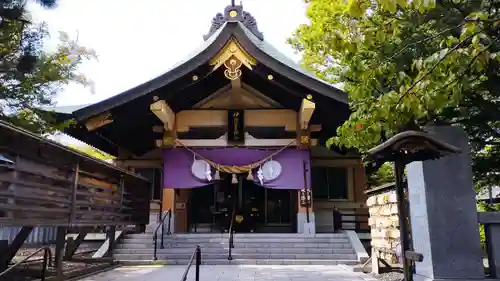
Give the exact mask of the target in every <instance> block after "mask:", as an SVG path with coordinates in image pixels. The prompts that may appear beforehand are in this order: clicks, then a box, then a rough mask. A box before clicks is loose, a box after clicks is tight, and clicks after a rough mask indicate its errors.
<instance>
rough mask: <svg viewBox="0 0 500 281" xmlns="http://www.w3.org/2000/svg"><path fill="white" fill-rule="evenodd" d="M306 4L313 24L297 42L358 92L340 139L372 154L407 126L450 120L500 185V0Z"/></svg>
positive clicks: (325, 72)
mask: <svg viewBox="0 0 500 281" xmlns="http://www.w3.org/2000/svg"><path fill="white" fill-rule="evenodd" d="M306 2H309V7H308V10H307V15H308V17H309V19H310V20H311V22H310V23H309V24H306V25H302V26H300V27H299V28H298V29H297V30H296V32H295V34H294V36H293V37H292V38H290V39H289V42H290V43H291V44H292V45H293V46H294V48H295V49H296V50H298V51H301V52H302V53H303V60H302V63H303V64H304V66H305V67H306V68H308V69H309V70H311V71H312V72H314V73H316V74H317V75H318V76H319V77H321V78H323V79H325V80H328V81H330V82H335V83H342V84H343V87H344V90H345V91H346V92H347V93H348V94H349V98H350V107H351V110H352V114H351V116H350V118H349V120H347V121H346V122H345V123H344V124H343V125H342V126H341V127H339V129H338V131H337V136H335V137H333V138H332V139H331V141H330V143H331V144H335V145H339V146H343V147H347V148H356V149H359V150H360V151H361V152H364V151H366V150H367V149H370V148H372V147H373V146H374V145H376V144H379V143H380V142H381V141H383V140H385V139H386V138H388V137H390V136H391V135H393V134H395V133H397V132H399V131H401V130H403V129H405V128H412V127H413V128H415V127H419V126H421V125H423V124H426V123H428V122H429V121H435V120H443V121H449V122H452V123H455V124H457V125H459V126H462V127H463V128H464V129H465V130H466V131H467V133H468V134H469V136H470V140H471V145H472V150H473V157H474V165H475V169H476V172H478V171H482V172H483V175H484V172H485V171H486V170H488V171H489V172H490V175H492V177H496V178H498V179H496V181H497V182H500V176H497V175H500V158H498V156H500V149H499V148H498V145H497V143H498V140H500V127H499V124H500V123H499V121H500V120H499V118H500V111H499V109H498V108H499V106H500V100H499V95H498V93H499V91H500V82H499V81H500V79H499V71H500V64H499V59H500V56H499V50H500V44H499V40H500V10H499V9H500V1H499V0H485V1H466V0H453V1H450V0H444V1H433V0H429V1H423V0H416V1H414V0H412V1H404V0H372V1H363V0H348V1H344V0H309V1H306ZM485 149H486V150H485ZM492 164H493V165H492ZM495 165H496V166H495ZM495 169H497V170H496V171H497V172H498V173H497V172H495ZM492 170H493V173H491V171H492ZM490 179H491V177H490Z"/></svg>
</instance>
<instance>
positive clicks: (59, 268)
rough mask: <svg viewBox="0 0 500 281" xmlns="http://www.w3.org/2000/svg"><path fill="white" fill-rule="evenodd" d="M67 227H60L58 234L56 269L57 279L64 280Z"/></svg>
mask: <svg viewBox="0 0 500 281" xmlns="http://www.w3.org/2000/svg"><path fill="white" fill-rule="evenodd" d="M66 230H67V228H66V227H58V228H57V234H56V251H55V267H56V273H57V278H59V280H62V278H63V273H64V272H63V259H64V246H65V244H66Z"/></svg>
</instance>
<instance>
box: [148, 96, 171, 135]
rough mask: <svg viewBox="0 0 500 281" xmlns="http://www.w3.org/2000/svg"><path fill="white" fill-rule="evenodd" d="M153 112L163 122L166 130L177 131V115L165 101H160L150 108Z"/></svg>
mask: <svg viewBox="0 0 500 281" xmlns="http://www.w3.org/2000/svg"><path fill="white" fill-rule="evenodd" d="M149 109H150V110H151V112H153V113H154V115H156V117H158V119H160V120H161V122H163V124H164V127H165V130H167V131H174V130H175V113H174V111H173V110H172V109H171V108H170V106H168V104H167V102H166V101H164V100H159V101H156V102H154V103H152V104H151V105H150V106H149Z"/></svg>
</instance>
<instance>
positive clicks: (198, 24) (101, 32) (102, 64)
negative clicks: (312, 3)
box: [31, 0, 307, 105]
mask: <svg viewBox="0 0 500 281" xmlns="http://www.w3.org/2000/svg"><path fill="white" fill-rule="evenodd" d="M236 1H237V2H239V0H236ZM229 3H230V0H183V1H174V0H140V1H138V0H60V1H59V5H58V8H56V9H54V10H42V9H40V8H39V7H31V10H32V12H33V13H32V16H33V19H34V20H37V21H41V20H43V21H45V22H46V23H47V24H48V26H49V28H50V32H51V34H52V37H53V38H54V39H57V36H58V31H65V32H67V33H69V35H70V36H71V37H73V38H76V36H77V35H78V39H79V42H80V44H82V45H84V46H86V47H89V48H93V49H94V50H95V51H96V52H97V55H98V56H99V60H98V61H92V62H89V63H85V64H84V65H82V67H81V69H80V71H81V72H83V73H84V74H85V75H86V76H87V77H89V78H90V79H92V80H93V81H94V83H95V93H94V94H92V93H91V92H90V90H89V89H88V88H83V87H81V86H78V85H70V86H68V87H67V88H66V89H65V90H64V91H63V92H61V93H60V94H59V96H58V97H57V102H58V105H79V104H90V103H95V102H98V101H100V100H103V99H106V98H108V97H110V96H113V95H116V94H119V93H120V92H122V91H125V90H127V89H129V88H132V87H134V86H136V85H138V84H141V83H143V82H146V81H148V80H150V79H152V78H154V77H156V76H158V75H161V74H162V73H164V72H165V71H166V70H168V69H169V68H170V67H171V66H172V65H173V64H175V63H176V62H177V61H179V60H181V59H182V58H183V57H184V56H186V55H187V54H189V53H190V52H191V51H193V50H194V49H196V48H197V47H198V46H199V45H200V44H202V42H203V38H202V37H203V35H204V34H206V33H207V32H208V29H209V27H210V22H211V19H212V17H213V16H215V14H216V13H217V12H222V11H223V10H224V7H225V6H227V5H228V4H229ZM243 7H244V9H245V10H246V11H248V12H250V13H251V14H252V15H253V16H254V17H255V18H256V19H257V23H258V26H259V28H260V30H261V31H262V32H263V33H264V37H265V40H266V41H268V42H270V43H271V44H273V45H274V46H275V47H276V48H277V49H278V50H280V51H282V52H283V53H284V54H286V55H288V56H289V57H291V58H292V59H294V60H299V59H300V56H299V55H298V54H295V53H294V51H293V50H292V49H291V48H290V46H288V45H287V44H286V38H287V37H289V36H290V35H291V34H292V33H293V31H294V30H295V28H297V27H298V26H299V25H300V24H301V23H306V22H307V19H306V16H305V10H306V4H305V3H304V2H303V0H244V1H243ZM54 42H55V40H52V41H51V42H49V45H48V46H49V47H50V46H51V44H52V45H53V44H54Z"/></svg>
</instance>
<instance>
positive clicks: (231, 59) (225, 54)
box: [210, 38, 257, 80]
mask: <svg viewBox="0 0 500 281" xmlns="http://www.w3.org/2000/svg"><path fill="white" fill-rule="evenodd" d="M256 63H257V62H256V60H255V59H254V58H253V57H251V56H250V55H249V54H248V53H247V52H246V51H245V50H244V49H243V48H242V47H241V46H240V44H239V43H238V42H237V41H236V40H235V39H234V38H231V39H230V40H229V42H228V43H227V44H226V46H224V48H222V50H221V51H220V52H219V53H218V54H217V55H216V56H215V57H214V58H213V59H212V60H211V61H210V65H213V66H214V68H213V69H214V70H216V69H217V68H219V67H221V66H224V67H226V70H224V75H225V76H226V78H228V79H230V80H236V79H238V78H240V77H241V75H242V73H243V72H242V70H241V66H243V65H244V66H245V67H247V68H248V69H250V70H251V69H252V66H253V65H256Z"/></svg>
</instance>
